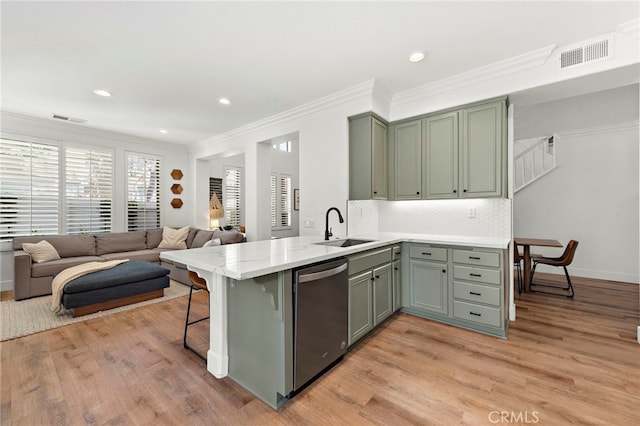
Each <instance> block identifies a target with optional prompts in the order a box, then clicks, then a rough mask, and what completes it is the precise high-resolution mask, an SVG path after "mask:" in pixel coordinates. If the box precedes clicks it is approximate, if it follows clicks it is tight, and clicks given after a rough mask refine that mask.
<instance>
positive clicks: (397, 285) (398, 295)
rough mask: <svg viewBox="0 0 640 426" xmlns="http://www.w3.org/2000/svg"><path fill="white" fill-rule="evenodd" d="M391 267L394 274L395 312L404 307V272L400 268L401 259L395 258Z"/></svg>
mask: <svg viewBox="0 0 640 426" xmlns="http://www.w3.org/2000/svg"><path fill="white" fill-rule="evenodd" d="M391 268H392V271H391V274H392V276H393V311H394V312H395V311H397V310H399V309H400V308H401V307H402V291H401V288H402V272H401V269H400V261H399V260H394V261H393V263H392V264H391Z"/></svg>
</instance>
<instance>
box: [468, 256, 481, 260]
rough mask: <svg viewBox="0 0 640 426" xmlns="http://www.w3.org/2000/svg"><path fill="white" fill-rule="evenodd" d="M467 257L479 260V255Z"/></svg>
mask: <svg viewBox="0 0 640 426" xmlns="http://www.w3.org/2000/svg"><path fill="white" fill-rule="evenodd" d="M469 259H471V260H480V258H479V257H475V256H469Z"/></svg>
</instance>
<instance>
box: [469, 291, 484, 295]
mask: <svg viewBox="0 0 640 426" xmlns="http://www.w3.org/2000/svg"><path fill="white" fill-rule="evenodd" d="M469 294H472V295H474V296H482V293H476V292H475V291H470V292H469Z"/></svg>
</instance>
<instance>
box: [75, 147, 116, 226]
mask: <svg viewBox="0 0 640 426" xmlns="http://www.w3.org/2000/svg"><path fill="white" fill-rule="evenodd" d="M112 200H113V154H112V153H111V152H110V151H102V150H92V149H79V148H67V149H66V150H65V225H66V226H65V227H66V231H67V234H86V233H94V232H110V231H111V225H112V222H111V216H112Z"/></svg>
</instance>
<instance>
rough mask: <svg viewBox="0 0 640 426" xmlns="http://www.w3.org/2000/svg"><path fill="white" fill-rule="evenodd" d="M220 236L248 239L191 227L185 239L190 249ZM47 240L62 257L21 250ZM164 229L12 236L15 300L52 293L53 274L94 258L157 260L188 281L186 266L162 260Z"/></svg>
mask: <svg viewBox="0 0 640 426" xmlns="http://www.w3.org/2000/svg"><path fill="white" fill-rule="evenodd" d="M216 238H218V239H220V242H221V244H233V243H240V242H244V241H246V239H245V236H244V234H242V233H240V232H238V231H235V230H231V231H219V230H215V231H209V230H204V229H195V228H190V229H189V234H188V236H187V239H186V244H187V249H192V248H199V247H202V246H203V244H205V243H206V242H207V241H209V240H211V239H216ZM42 240H46V241H48V242H49V243H51V245H53V247H54V248H55V249H56V250H57V252H58V254H59V255H60V259H58V260H51V261H48V262H43V263H35V262H33V261H32V258H31V255H29V254H28V253H27V252H25V251H23V250H22V244H23V243H37V242H39V241H42ZM161 241H162V229H161V228H160V229H152V230H146V231H134V232H114V233H104V234H89V235H44V236H29V237H16V238H14V239H13V250H14V254H13V265H14V278H13V288H14V297H15V299H16V300H22V299H28V298H30V297H35V296H44V295H47V294H51V281H52V280H53V276H54V275H55V274H57V273H59V272H60V271H62V270H63V269H66V268H69V267H71V266H75V265H79V264H82V263H86V262H92V261H105V260H113V259H130V260H144V261H147V262H153V263H158V264H160V265H162V266H164V267H166V268H168V269H169V270H170V271H171V272H170V273H169V277H170V278H171V279H173V280H175V281H178V282H181V283H183V284H189V277H188V273H187V270H186V267H185V265H181V264H174V263H173V262H169V261H166V260H164V259H162V260H161V259H160V252H162V251H169V250H168V249H160V248H158V245H159V244H160V242H161Z"/></svg>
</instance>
